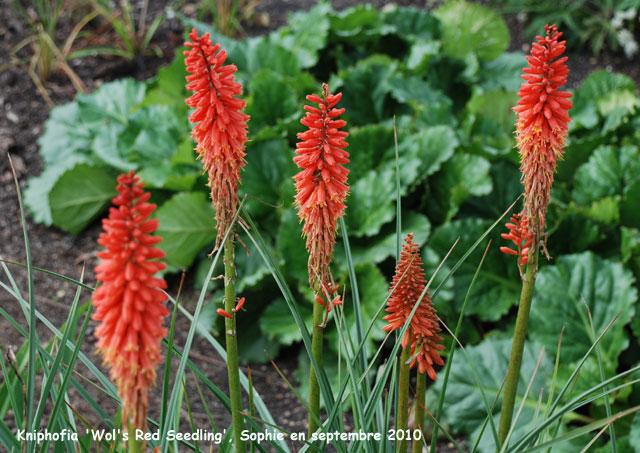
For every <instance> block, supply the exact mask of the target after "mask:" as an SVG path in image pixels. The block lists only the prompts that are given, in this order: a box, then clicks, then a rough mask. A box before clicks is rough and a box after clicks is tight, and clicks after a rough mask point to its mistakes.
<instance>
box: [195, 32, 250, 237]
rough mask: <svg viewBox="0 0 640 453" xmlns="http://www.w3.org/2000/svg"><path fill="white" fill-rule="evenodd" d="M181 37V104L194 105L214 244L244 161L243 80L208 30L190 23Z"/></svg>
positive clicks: (231, 207)
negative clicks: (213, 215)
mask: <svg viewBox="0 0 640 453" xmlns="http://www.w3.org/2000/svg"><path fill="white" fill-rule="evenodd" d="M189 38H191V41H187V42H185V46H187V47H188V48H189V49H188V50H185V51H184V55H185V65H186V67H187V71H188V72H189V75H188V76H187V81H188V83H187V90H190V91H192V92H193V95H191V96H190V97H189V98H188V99H187V100H186V103H187V105H188V106H189V107H194V108H195V109H196V110H195V111H194V112H193V113H192V114H191V116H189V121H190V122H191V123H193V124H194V126H193V129H192V130H191V135H192V136H193V138H194V140H195V142H196V151H197V152H198V156H199V158H200V159H202V164H203V167H204V170H205V171H206V172H207V173H208V175H209V187H210V188H211V200H212V201H213V206H214V208H215V211H216V223H217V229H218V234H217V237H216V249H217V248H218V247H219V246H220V242H221V241H222V238H223V237H224V235H225V233H226V231H227V229H228V228H229V226H230V225H231V223H232V221H233V218H234V216H235V213H236V209H237V206H238V184H239V181H240V170H241V169H242V167H244V165H245V160H244V157H245V155H246V154H245V143H246V141H247V121H248V120H249V116H248V115H246V114H244V113H242V112H241V110H242V109H244V107H245V101H244V100H242V99H239V98H237V97H236V96H239V95H241V94H242V85H241V84H240V83H238V82H236V81H235V80H234V77H233V73H234V72H236V70H237V68H236V66H235V65H225V64H224V62H225V60H226V59H227V53H226V52H225V51H224V50H221V49H220V44H216V45H215V46H214V45H213V43H212V42H211V40H210V39H209V33H205V34H204V35H203V36H202V37H198V31H197V30H196V29H195V28H194V29H193V31H192V32H191V33H190V34H189Z"/></svg>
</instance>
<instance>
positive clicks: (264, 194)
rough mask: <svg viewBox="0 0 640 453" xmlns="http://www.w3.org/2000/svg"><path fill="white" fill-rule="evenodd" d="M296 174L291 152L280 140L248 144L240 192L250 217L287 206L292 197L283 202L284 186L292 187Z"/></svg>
mask: <svg viewBox="0 0 640 453" xmlns="http://www.w3.org/2000/svg"><path fill="white" fill-rule="evenodd" d="M295 172H296V166H295V164H294V162H293V150H292V149H290V148H289V146H288V145H287V142H286V141H285V140H282V139H273V140H256V141H251V142H249V143H247V165H246V166H245V169H244V172H243V175H242V186H241V187H240V192H241V195H242V194H247V195H249V199H248V200H247V203H248V206H249V207H250V208H251V212H252V214H256V215H262V214H266V213H269V212H273V206H279V205H282V204H284V205H285V206H289V205H291V204H292V203H293V198H289V199H284V195H285V186H287V185H292V181H293V180H292V176H293V175H294V174H295Z"/></svg>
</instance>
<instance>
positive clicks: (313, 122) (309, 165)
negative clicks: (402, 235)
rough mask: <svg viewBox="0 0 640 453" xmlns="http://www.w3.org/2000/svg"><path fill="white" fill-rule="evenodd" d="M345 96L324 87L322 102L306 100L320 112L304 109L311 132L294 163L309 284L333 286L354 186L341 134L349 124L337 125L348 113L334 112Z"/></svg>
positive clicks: (302, 135) (302, 136)
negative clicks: (332, 267) (338, 242)
mask: <svg viewBox="0 0 640 453" xmlns="http://www.w3.org/2000/svg"><path fill="white" fill-rule="evenodd" d="M341 97H342V93H338V94H330V93H329V86H328V85H326V84H323V86H322V97H320V96H318V95H315V94H312V95H309V96H307V100H309V101H311V102H315V103H317V104H318V107H315V106H310V105H305V107H304V109H305V110H306V111H307V114H306V116H305V117H304V118H302V120H301V121H300V122H301V123H302V124H304V125H305V126H307V127H308V128H309V130H307V131H305V132H301V133H299V134H298V138H299V139H300V140H301V141H300V142H299V143H298V144H297V146H296V156H295V157H294V158H293V160H294V162H295V163H296V164H297V165H298V167H300V168H301V169H302V170H301V171H300V172H299V173H298V174H297V175H296V176H294V180H295V187H296V192H297V193H296V196H295V200H296V205H297V206H298V216H299V217H300V221H301V222H302V221H304V226H303V228H302V233H303V235H305V236H306V237H307V243H306V246H307V251H308V252H309V263H308V268H309V284H310V285H311V287H313V286H314V283H316V282H318V283H325V282H328V281H329V280H330V272H329V263H330V262H331V253H332V251H333V246H334V244H335V236H336V230H337V222H338V219H339V218H340V217H342V215H343V214H344V209H345V204H344V201H345V199H346V197H347V192H348V190H349V186H348V185H347V176H348V174H349V170H348V169H347V168H346V167H345V166H344V164H347V163H349V153H348V152H347V151H345V150H344V148H346V147H347V146H348V145H347V143H346V142H345V141H344V139H345V138H346V137H347V136H348V135H349V134H348V133H347V132H345V131H340V130H338V129H340V128H341V127H344V126H345V125H346V124H347V123H346V121H344V120H340V119H337V118H338V117H339V116H340V115H341V114H342V113H344V109H337V108H335V106H336V104H337V103H338V101H339V100H340V98H341Z"/></svg>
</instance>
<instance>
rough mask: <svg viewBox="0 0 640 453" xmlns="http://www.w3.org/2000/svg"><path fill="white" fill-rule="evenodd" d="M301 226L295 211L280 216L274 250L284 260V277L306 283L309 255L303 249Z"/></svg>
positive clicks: (290, 210) (289, 210) (288, 211)
mask: <svg viewBox="0 0 640 453" xmlns="http://www.w3.org/2000/svg"><path fill="white" fill-rule="evenodd" d="M302 226H303V224H302V223H300V220H299V218H298V214H297V213H296V211H294V210H293V209H287V210H286V211H285V212H284V213H283V215H282V220H281V223H280V227H279V229H278V236H277V242H276V245H277V247H276V249H277V250H278V251H279V252H280V253H281V254H282V257H283V258H284V263H282V271H283V273H284V275H285V276H287V277H288V278H291V277H293V278H295V279H297V280H300V281H304V282H306V281H307V280H308V279H309V275H308V273H307V261H308V257H309V255H308V254H307V250H306V249H305V238H303V237H302ZM289 281H290V280H289Z"/></svg>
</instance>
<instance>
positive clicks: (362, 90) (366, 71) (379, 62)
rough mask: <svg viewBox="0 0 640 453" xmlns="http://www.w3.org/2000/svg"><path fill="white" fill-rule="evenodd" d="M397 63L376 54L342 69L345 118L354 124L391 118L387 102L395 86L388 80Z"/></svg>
mask: <svg viewBox="0 0 640 453" xmlns="http://www.w3.org/2000/svg"><path fill="white" fill-rule="evenodd" d="M396 67H397V62H396V61H394V60H392V59H391V58H389V57H386V56H383V55H374V56H373V57H370V58H368V59H366V60H361V61H359V62H358V64H357V65H356V66H355V67H353V68H351V69H348V70H346V71H340V73H339V76H340V82H341V83H340V84H339V86H340V88H342V87H348V89H343V90H342V94H343V96H342V100H341V101H340V104H338V107H344V108H345V113H344V117H345V119H347V121H348V122H349V124H350V125H353V126H356V125H364V124H369V123H379V122H380V121H382V120H385V119H387V109H386V108H385V106H386V101H387V97H388V93H389V91H390V90H391V87H390V85H389V83H388V81H389V78H390V77H391V76H392V75H393V73H394V72H395V70H396Z"/></svg>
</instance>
